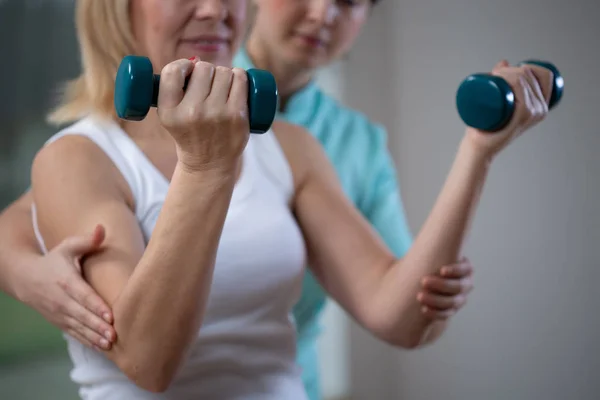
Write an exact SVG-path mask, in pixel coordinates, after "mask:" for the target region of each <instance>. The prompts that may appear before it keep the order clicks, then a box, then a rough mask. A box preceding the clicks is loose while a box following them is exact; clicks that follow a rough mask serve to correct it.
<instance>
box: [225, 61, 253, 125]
mask: <svg viewBox="0 0 600 400" xmlns="http://www.w3.org/2000/svg"><path fill="white" fill-rule="evenodd" d="M232 71H233V75H234V76H233V82H232V84H231V90H230V92H229V101H228V103H229V104H230V105H231V107H232V108H233V109H235V110H241V111H243V112H245V113H246V114H247V112H248V74H247V73H246V71H244V70H243V69H241V68H233V70H232Z"/></svg>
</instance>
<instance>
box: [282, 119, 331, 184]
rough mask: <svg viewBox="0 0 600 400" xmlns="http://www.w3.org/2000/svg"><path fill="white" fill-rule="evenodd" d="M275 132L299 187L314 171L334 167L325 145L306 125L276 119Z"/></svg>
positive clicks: (324, 170)
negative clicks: (324, 147)
mask: <svg viewBox="0 0 600 400" xmlns="http://www.w3.org/2000/svg"><path fill="white" fill-rule="evenodd" d="M273 132H274V133H275V136H276V137H277V140H278V141H279V144H280V145H281V148H282V149H283V152H284V153H285V156H286V157H287V159H288V162H289V164H290V167H291V169H292V173H293V175H294V181H295V182H296V187H297V188H299V187H300V186H302V185H303V184H304V183H305V181H306V179H307V178H308V177H309V176H310V175H311V172H312V171H315V170H316V171H322V172H325V173H326V172H327V171H328V170H329V169H332V167H331V165H330V163H329V160H328V158H327V156H326V154H325V151H324V150H323V147H322V146H321V144H320V143H319V141H318V140H317V139H315V138H314V137H313V136H312V135H311V134H310V133H309V132H308V131H307V130H306V129H305V128H304V127H302V126H299V125H295V124H290V123H288V122H284V121H275V122H274V123H273Z"/></svg>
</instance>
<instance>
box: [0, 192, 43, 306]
mask: <svg viewBox="0 0 600 400" xmlns="http://www.w3.org/2000/svg"><path fill="white" fill-rule="evenodd" d="M40 256H41V252H40V249H39V247H38V246H37V242H36V238H35V233H34V231H33V225H32V223H31V195H30V194H29V193H27V194H25V195H24V196H22V197H21V198H19V199H18V200H17V201H15V202H14V203H13V204H11V205H10V206H9V207H8V208H6V209H5V210H4V211H3V212H2V214H0V290H2V291H4V292H5V293H7V294H8V295H10V296H12V297H14V298H16V299H18V300H20V295H19V292H20V289H19V282H20V276H21V272H22V271H23V270H24V269H25V268H26V267H27V265H28V264H29V262H30V261H32V260H33V259H36V258H39V257H40Z"/></svg>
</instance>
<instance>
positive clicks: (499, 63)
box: [492, 60, 510, 72]
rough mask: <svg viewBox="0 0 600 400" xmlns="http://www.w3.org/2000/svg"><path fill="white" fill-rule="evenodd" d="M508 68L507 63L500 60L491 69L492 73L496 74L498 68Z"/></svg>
mask: <svg viewBox="0 0 600 400" xmlns="http://www.w3.org/2000/svg"><path fill="white" fill-rule="evenodd" d="M509 66H510V64H509V63H508V61H506V60H500V61H499V62H498V63H497V64H496V65H494V68H492V72H497V71H498V70H499V69H500V68H506V67H509Z"/></svg>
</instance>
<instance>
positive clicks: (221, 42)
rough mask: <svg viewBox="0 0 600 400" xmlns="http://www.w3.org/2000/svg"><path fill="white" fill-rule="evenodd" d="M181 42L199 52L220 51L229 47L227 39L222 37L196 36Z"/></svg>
mask: <svg viewBox="0 0 600 400" xmlns="http://www.w3.org/2000/svg"><path fill="white" fill-rule="evenodd" d="M182 42H183V43H184V44H185V45H187V46H190V47H192V48H194V50H195V51H200V52H215V51H220V50H223V49H224V48H226V47H227V46H228V45H229V39H228V38H226V37H223V36H197V37H192V38H187V39H184V40H182Z"/></svg>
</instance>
